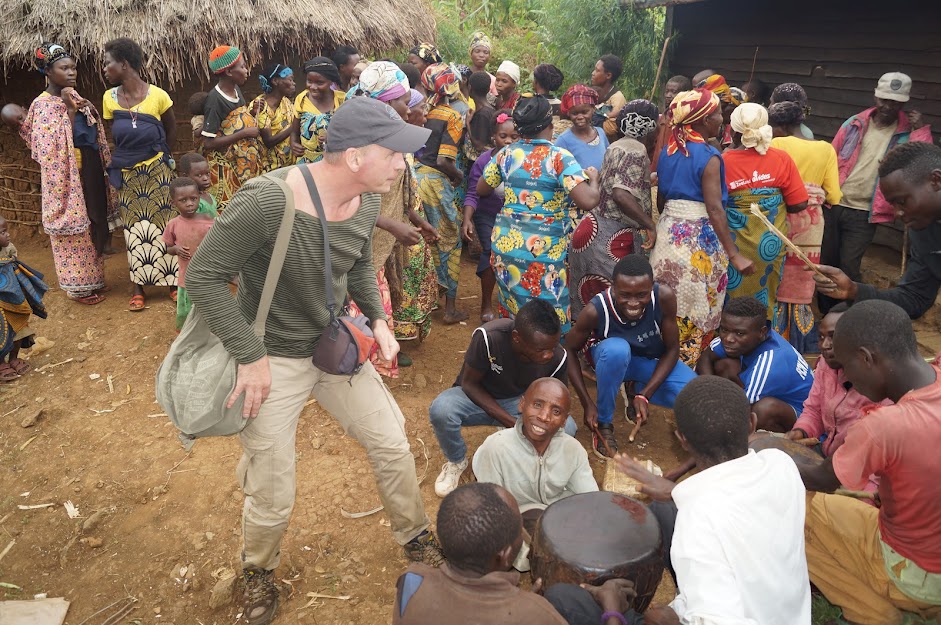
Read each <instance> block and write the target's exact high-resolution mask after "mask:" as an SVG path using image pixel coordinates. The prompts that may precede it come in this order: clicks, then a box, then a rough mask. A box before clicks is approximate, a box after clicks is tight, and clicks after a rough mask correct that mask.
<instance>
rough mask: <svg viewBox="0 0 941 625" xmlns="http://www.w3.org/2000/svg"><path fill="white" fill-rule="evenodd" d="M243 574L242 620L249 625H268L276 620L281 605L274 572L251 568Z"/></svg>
mask: <svg viewBox="0 0 941 625" xmlns="http://www.w3.org/2000/svg"><path fill="white" fill-rule="evenodd" d="M242 573H243V575H244V576H245V595H244V605H243V606H242V619H243V620H244V621H245V622H246V623H249V625H268V623H270V622H271V621H273V620H274V615H275V613H276V612H277V611H278V604H279V603H280V599H279V592H278V586H277V585H276V584H275V581H274V571H266V570H264V569H259V568H256V567H249V568H247V569H244V570H243V571H242Z"/></svg>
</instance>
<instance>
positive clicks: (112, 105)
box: [101, 85, 173, 165]
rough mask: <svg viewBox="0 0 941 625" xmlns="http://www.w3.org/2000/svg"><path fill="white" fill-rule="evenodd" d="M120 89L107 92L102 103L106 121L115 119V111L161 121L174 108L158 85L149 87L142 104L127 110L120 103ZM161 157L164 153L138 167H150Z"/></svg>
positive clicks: (166, 94)
mask: <svg viewBox="0 0 941 625" xmlns="http://www.w3.org/2000/svg"><path fill="white" fill-rule="evenodd" d="M118 89H120V87H114V88H112V89H108V90H107V91H105V95H104V97H103V98H102V102H101V116H102V117H103V118H105V119H114V112H115V111H132V112H134V113H143V114H144V115H151V116H153V117H156V118H157V119H160V118H161V117H163V114H164V113H166V112H167V111H168V110H170V107H172V106H173V100H171V99H170V95H169V94H168V93H167V92H166V91H164V90H163V89H161V88H160V87H158V86H156V85H148V87H147V96H146V97H145V98H144V99H143V100H142V101H141V102H140V104H135V105H134V106H132V107H131V108H130V109H127V108H124V107H123V106H121V104H120V102H118ZM161 157H163V152H161V153H159V154H157V156H155V157H153V158H151V159H147V160H146V161H143V162H142V163H138V165H150V164H151V163H153V162H154V161H156V160H157V159H159V158H161Z"/></svg>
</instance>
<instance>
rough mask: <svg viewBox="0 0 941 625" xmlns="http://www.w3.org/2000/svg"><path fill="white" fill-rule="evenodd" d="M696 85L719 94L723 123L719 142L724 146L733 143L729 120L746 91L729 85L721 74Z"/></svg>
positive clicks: (713, 75)
mask: <svg viewBox="0 0 941 625" xmlns="http://www.w3.org/2000/svg"><path fill="white" fill-rule="evenodd" d="M696 86H697V87H701V88H703V89H708V90H709V91H711V92H713V93H714V94H716V95H717V96H719V100H720V101H721V102H722V123H723V126H722V130H721V133H720V134H719V137H721V140H720V141H719V143H720V145H721V147H723V148H724V147H726V146H728V145H731V143H732V128H731V127H730V126H729V121H730V120H731V119H732V111H734V110H735V107H737V106H738V105H740V104H741V103H742V99H743V95H744V93H743V92H742V90H741V89H735V90H733V88H732V87H730V86H729V83H728V82H726V80H725V77H723V76H721V75H719V74H712V75H711V76H709V77H707V78H706V79H705V80H702V81H701V82H700V83H699V84H698V85H696Z"/></svg>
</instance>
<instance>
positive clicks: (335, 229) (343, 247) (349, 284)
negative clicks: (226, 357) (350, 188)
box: [186, 168, 386, 364]
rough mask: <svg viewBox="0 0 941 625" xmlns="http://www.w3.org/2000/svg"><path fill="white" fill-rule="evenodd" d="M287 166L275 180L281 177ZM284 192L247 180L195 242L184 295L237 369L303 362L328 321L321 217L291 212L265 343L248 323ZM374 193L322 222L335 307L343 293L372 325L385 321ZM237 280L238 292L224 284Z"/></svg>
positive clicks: (280, 214)
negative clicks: (281, 360)
mask: <svg viewBox="0 0 941 625" xmlns="http://www.w3.org/2000/svg"><path fill="white" fill-rule="evenodd" d="M288 170H289V169H288V168H285V169H282V170H279V171H277V172H275V173H274V175H279V176H281V177H282V178H283V177H284V176H286V174H287V172H288ZM284 202H285V199H284V193H283V192H282V191H281V187H279V186H278V185H277V184H276V183H274V182H272V181H270V180H266V179H264V178H256V179H254V180H252V181H249V182H248V183H246V184H245V185H243V186H242V188H241V189H240V190H239V191H238V193H236V194H235V196H234V197H233V198H232V200H231V201H230V202H229V205H228V206H227V207H226V209H225V212H223V213H222V215H221V216H220V217H219V218H218V219H217V220H216V223H215V224H213V226H212V228H210V230H209V234H208V235H206V238H205V239H204V240H203V242H202V243H200V245H199V248H198V249H197V251H196V254H195V255H194V256H193V260H192V261H190V265H189V267H188V268H187V271H186V290H187V293H188V294H189V296H190V298H191V299H192V300H193V303H194V304H195V306H196V308H197V309H198V310H199V313H200V314H201V315H202V316H203V318H204V319H205V320H206V323H207V324H208V325H209V328H210V330H212V332H213V334H215V335H216V336H218V337H219V338H220V339H221V340H222V344H223V345H224V346H225V348H226V349H227V350H228V351H229V353H230V354H232V357H233V358H234V359H235V360H236V361H237V362H239V363H241V364H247V363H251V362H255V361H256V360H258V359H260V358H262V357H264V356H265V355H268V356H282V357H286V358H306V357H309V356H311V355H312V354H313V351H314V346H315V345H316V343H317V339H318V338H320V333H321V332H322V331H323V329H324V328H325V327H326V326H327V325H328V323H329V322H330V312H329V310H328V309H327V302H326V297H325V296H324V287H325V285H324V273H325V268H324V250H323V231H322V230H321V227H320V220H319V219H317V218H316V217H313V216H311V215H309V214H307V213H304V212H301V211H297V212H296V213H295V217H294V227H293V229H292V231H291V243H290V245H289V246H288V251H287V257H286V258H285V260H284V268H283V269H282V270H281V276H280V279H279V280H278V286H277V289H276V290H275V293H274V300H273V302H272V305H271V312H270V313H269V314H268V319H267V326H266V331H265V337H264V340H262V339H261V338H259V337H257V336H256V335H255V333H254V331H253V330H252V327H251V324H252V323H253V322H254V320H255V313H256V311H257V309H258V301H259V299H260V298H261V291H262V289H263V287H264V284H265V275H266V272H267V271H268V265H269V264H270V262H271V254H272V252H273V250H274V241H275V238H276V237H277V234H278V227H279V225H280V223H281V218H282V217H283V216H284ZM379 205H380V196H379V195H376V194H365V195H363V196H362V203H361V205H360V207H359V209H358V210H357V211H356V213H355V214H354V215H353V216H352V217H350V218H349V219H346V220H343V221H336V222H334V221H331V222H330V223H329V228H328V231H329V236H330V260H331V265H332V267H331V269H332V270H333V292H334V294H335V299H336V302H337V305H338V306H342V304H343V301H344V299H345V297H346V293H347V291H349V294H350V296H351V297H352V298H353V299H354V300H355V301H356V303H357V304H358V305H359V307H360V309H361V310H362V311H363V313H364V314H365V315H366V316H367V317H368V318H369V319H370V320H372V321H375V320H377V319H385V318H386V314H385V313H384V312H383V310H382V301H381V300H380V298H379V289H378V287H377V283H376V273H375V270H374V269H373V266H372V232H373V228H374V227H375V225H376V219H377V217H378V216H379ZM234 275H238V276H239V287H238V295H237V296H236V297H233V296H232V293H231V291H230V290H229V285H228V282H229V280H230V279H231V278H232V276H234Z"/></svg>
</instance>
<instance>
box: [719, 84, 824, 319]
mask: <svg viewBox="0 0 941 625" xmlns="http://www.w3.org/2000/svg"><path fill="white" fill-rule="evenodd" d="M732 132H733V133H734V137H733V139H734V142H733V144H734V145H735V146H736V147H733V148H730V149H729V150H727V151H726V152H725V154H724V155H723V160H724V161H725V176H726V177H725V179H726V182H727V184H728V188H729V200H728V203H727V204H726V215H727V217H728V221H729V232H730V233H731V235H732V240H733V241H734V242H735V245H736V246H737V247H738V250H739V252H740V253H741V254H744V255H745V256H746V257H747V258H750V259H751V260H752V261H753V262H754V264H755V271H754V273H752V274H751V275H749V276H743V275H742V274H741V273H740V272H739V271H738V270H737V269H735V267H729V281H728V286H727V287H726V294H727V296H728V297H729V298H733V297H741V296H750V297H755V298H757V299H758V301H760V302H761V303H763V304H765V305H767V307H768V319H772V318H773V316H774V309H775V306H776V305H777V302H778V300H777V296H778V284H780V282H781V270H782V266H783V265H784V254H785V252H786V250H785V248H784V243H783V242H782V241H781V239H780V238H778V237H777V236H776V235H775V234H772V233H771V232H770V231H769V230H768V229H767V228H766V227H765V225H764V224H763V223H762V221H761V220H760V219H759V218H758V217H757V216H756V215H754V214H752V212H751V207H752V206H753V205H757V206H758V208H759V209H760V210H761V212H762V213H763V214H764V216H765V217H767V218H768V221H770V222H771V223H773V224H774V225H775V227H776V228H777V229H778V230H780V231H781V232H782V233H784V234H785V235H786V234H787V231H788V227H787V213H799V212H801V211H803V210H804V209H805V208H807V189H806V188H805V187H804V183H803V181H802V180H801V176H800V172H798V171H797V166H796V165H795V164H794V161H793V159H791V157H790V156H788V155H787V152H785V151H783V150H779V149H777V148H773V147H771V138H772V131H771V126H769V125H768V111H767V110H765V107H763V106H761V105H760V104H755V103H753V102H746V103H745V104H742V105H741V106H739V107H738V108H736V109H735V111H733V112H732Z"/></svg>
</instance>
